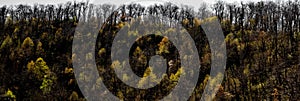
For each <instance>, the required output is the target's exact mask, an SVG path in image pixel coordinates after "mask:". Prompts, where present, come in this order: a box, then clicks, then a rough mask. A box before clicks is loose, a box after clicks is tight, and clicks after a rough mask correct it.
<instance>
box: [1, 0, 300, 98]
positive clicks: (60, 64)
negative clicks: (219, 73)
mask: <svg viewBox="0 0 300 101" xmlns="http://www.w3.org/2000/svg"><path fill="white" fill-rule="evenodd" d="M299 8H300V1H297V0H296V1H286V2H273V1H268V2H264V1H261V2H240V3H238V4H232V3H226V2H224V1H218V2H217V3H215V4H213V5H208V4H205V3H203V4H201V7H200V8H198V10H194V9H193V8H190V7H189V6H185V5H181V6H176V5H173V4H171V3H165V4H163V5H161V4H156V5H152V6H149V7H144V6H141V5H139V4H129V5H121V6H119V7H117V6H115V5H111V4H101V5H94V4H91V3H89V2H75V1H74V2H66V3H65V4H57V5H50V4H49V5H41V4H35V5H7V6H2V7H0V35H1V36H0V44H1V46H0V57H1V58H0V77H1V79H0V100H8V101H9V100H12V101H14V100H51V101H52V100H76V101H77V100H85V99H84V96H83V95H82V93H81V91H80V89H79V87H78V85H77V82H76V79H75V77H74V71H73V66H72V59H73V57H75V56H76V54H73V53H72V42H73V37H74V33H75V30H76V26H78V25H80V24H88V25H90V26H89V27H93V28H99V32H98V33H80V35H82V36H83V37H88V36H91V34H97V35H99V36H100V37H98V41H97V46H96V50H95V54H96V56H95V57H96V62H97V64H98V70H99V71H100V75H101V73H103V72H108V73H112V72H111V70H110V67H111V66H110V65H111V64H112V63H114V64H120V62H119V61H110V56H109V55H110V51H111V50H110V48H111V47H110V46H107V45H105V44H104V43H106V44H111V43H112V40H113V38H114V37H115V35H116V33H117V32H118V31H119V30H120V29H121V28H123V27H124V28H126V29H127V30H130V31H129V32H130V33H128V35H136V34H139V32H137V31H135V30H136V29H134V27H133V26H126V24H128V23H129V24H130V23H137V22H139V19H143V18H142V16H145V15H152V16H155V17H168V18H169V19H171V20H157V21H154V22H152V23H148V24H145V26H148V25H149V26H150V25H154V23H161V24H167V25H168V26H169V27H171V28H170V29H169V30H167V31H166V32H165V33H168V32H171V33H172V31H174V29H172V26H178V24H181V25H182V26H183V27H184V28H185V29H186V30H187V31H188V32H189V34H190V36H191V37H192V38H193V39H194V41H195V43H196V47H197V50H198V53H199V58H200V62H201V64H199V65H201V70H200V75H199V79H198V84H197V87H196V88H195V90H194V93H193V94H192V95H191V97H190V101H196V100H197V101H198V100H200V98H201V96H202V92H203V89H204V86H205V85H207V80H208V79H212V77H210V75H209V73H210V68H211V66H210V65H211V52H210V49H209V44H208V40H207V38H206V36H205V33H204V31H203V29H202V28H201V24H202V23H205V22H209V21H210V20H214V19H215V20H218V21H219V22H220V23H221V26H222V29H223V33H224V36H225V40H224V41H225V43H226V48H227V50H226V51H227V63H226V72H225V74H224V79H223V82H222V85H220V86H219V91H218V93H217V94H216V98H214V100H220V101H223V100H234V101H237V100H268V101H269V100H273V101H278V100H284V101H286V100H292V101H293V100H299V98H300V95H299V94H300V89H299V86H300V85H299V84H300V79H299V75H300V69H299V65H300V64H299V62H300V61H299V59H300V58H299V57H300V56H299V55H300V50H299V49H300V46H299V45H300V44H299V41H300V10H299ZM173 21H174V22H173ZM157 26H159V25H157ZM79 29H80V28H79ZM82 30H85V29H84V28H83V29H82ZM152 39H155V40H152ZM141 43H147V44H156V45H157V46H155V45H154V46H150V48H153V49H154V50H155V52H156V51H158V53H157V54H159V55H162V56H164V57H166V58H167V60H172V59H173V60H174V64H175V65H180V60H178V59H177V58H176V56H177V55H178V52H177V51H176V49H175V50H174V46H173V45H172V44H171V43H170V42H169V41H167V40H166V39H165V38H163V37H161V36H155V35H154V36H147V37H143V38H141V39H139V40H137V43H136V44H135V45H134V46H133V48H132V51H131V53H130V54H131V55H132V56H131V63H132V65H134V67H132V69H133V70H134V71H135V72H136V73H137V75H140V76H143V75H145V74H144V73H147V69H146V68H145V66H144V64H143V62H140V61H141V60H140V59H141V58H142V59H144V60H147V59H148V60H149V57H151V56H153V55H154V54H155V52H154V51H149V50H146V48H145V47H146V46H147V44H146V45H145V44H141ZM141 52H144V53H147V54H150V55H141V54H140V53H141ZM89 58H90V57H89V56H88V54H87V60H88V59H89ZM174 58H175V59H174ZM144 60H143V61H144ZM99 64H104V65H99ZM173 69H174V70H173ZM169 71H170V72H169V73H168V76H169V78H167V81H170V82H167V83H165V84H167V85H166V86H162V87H167V88H166V89H164V90H159V91H158V90H155V89H154V90H153V91H150V92H152V93H150V94H149V93H147V94H146V91H140V92H139V93H135V92H136V90H134V89H133V88H128V87H126V86H122V85H124V84H122V82H121V81H120V80H115V79H116V78H115V77H111V78H108V77H104V80H106V81H107V82H106V83H108V84H109V83H111V84H112V85H113V86H112V87H110V88H109V89H110V91H111V92H112V93H113V94H114V95H116V96H117V97H119V98H120V99H123V100H129V101H130V100H158V99H161V98H162V97H164V94H165V93H166V92H169V91H170V90H171V89H170V88H168V87H169V86H171V88H172V85H173V82H171V81H173V80H175V81H176V80H178V74H180V70H179V69H178V68H171V69H169ZM178 72H179V73H178ZM102 75H103V74H102ZM150 75H151V74H150ZM81 76H83V77H84V74H83V75H81ZM97 82H98V81H97ZM141 83H143V82H142V81H141ZM114 84H115V85H114ZM116 84H117V85H116ZM120 85H121V86H120ZM186 85H189V83H188V82H187V83H186ZM94 86H95V89H97V84H95V85H94ZM122 88H126V90H118V89H122ZM160 93H163V94H160ZM151 94H152V95H151ZM101 96H105V94H99V98H101ZM173 97H174V98H176V97H177V96H173Z"/></svg>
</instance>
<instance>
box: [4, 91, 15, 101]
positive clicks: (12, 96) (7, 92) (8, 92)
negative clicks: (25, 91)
mask: <svg viewBox="0 0 300 101" xmlns="http://www.w3.org/2000/svg"><path fill="white" fill-rule="evenodd" d="M5 95H6V96H8V97H10V98H12V99H14V101H15V100H16V95H14V94H13V92H12V91H11V90H10V89H8V90H7V91H6V93H5Z"/></svg>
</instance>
